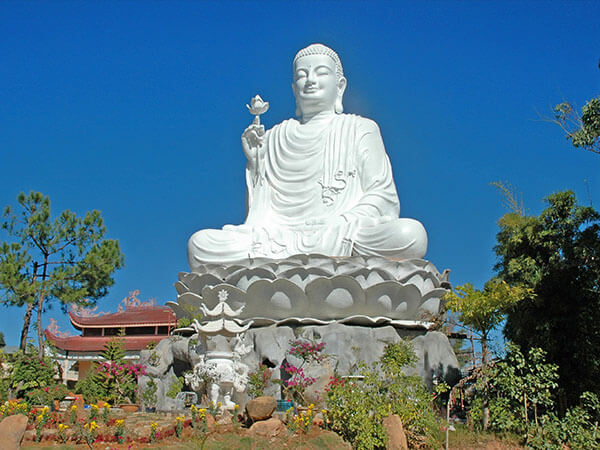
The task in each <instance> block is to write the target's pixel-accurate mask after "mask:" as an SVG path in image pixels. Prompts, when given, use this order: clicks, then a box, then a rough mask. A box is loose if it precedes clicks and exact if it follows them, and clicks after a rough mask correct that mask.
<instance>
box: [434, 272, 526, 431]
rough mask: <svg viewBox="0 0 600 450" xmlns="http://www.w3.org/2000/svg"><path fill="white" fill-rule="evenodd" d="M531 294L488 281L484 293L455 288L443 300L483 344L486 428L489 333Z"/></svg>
mask: <svg viewBox="0 0 600 450" xmlns="http://www.w3.org/2000/svg"><path fill="white" fill-rule="evenodd" d="M528 294H531V292H530V290H529V289H527V288H523V287H521V286H514V287H511V286H509V285H508V284H507V283H506V282H504V281H502V280H498V279H492V280H490V281H488V282H487V283H486V284H485V286H484V288H483V290H482V291H481V290H479V289H475V287H473V285H472V284H470V283H467V284H464V285H462V286H456V287H455V288H454V292H449V293H447V294H446V295H445V296H444V299H445V300H446V306H447V308H448V309H449V310H450V311H452V313H454V314H455V315H456V318H457V319H458V320H459V321H460V322H462V323H463V324H464V325H465V326H467V327H470V328H471V329H472V330H473V331H474V332H476V333H477V334H478V335H479V340H480V342H481V365H482V371H481V374H482V380H481V383H482V385H483V386H484V389H483V391H484V395H483V415H482V421H483V428H484V429H487V427H488V424H489V417H490V416H489V398H488V397H489V396H488V391H489V389H488V380H487V370H486V369H487V366H488V363H489V350H488V341H489V336H490V333H491V332H492V331H493V330H495V329H496V328H498V326H499V325H500V324H501V323H502V322H503V321H504V318H505V315H506V312H507V310H508V309H509V308H510V307H512V306H513V305H515V304H517V303H518V302H519V301H521V300H522V299H523V298H525V296H526V295H528Z"/></svg>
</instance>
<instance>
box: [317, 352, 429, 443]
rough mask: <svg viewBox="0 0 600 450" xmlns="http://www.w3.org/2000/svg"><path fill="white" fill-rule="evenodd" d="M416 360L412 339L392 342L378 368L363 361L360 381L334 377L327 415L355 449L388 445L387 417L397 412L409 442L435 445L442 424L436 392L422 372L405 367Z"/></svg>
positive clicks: (330, 389)
mask: <svg viewBox="0 0 600 450" xmlns="http://www.w3.org/2000/svg"><path fill="white" fill-rule="evenodd" d="M414 361H415V355H414V352H413V350H412V348H411V346H410V344H409V343H407V342H404V341H402V342H401V343H399V344H390V345H388V346H387V347H386V350H385V352H384V355H383V357H382V358H381V359H380V361H379V362H378V363H376V364H374V365H373V366H372V367H367V366H365V365H364V364H362V363H361V364H360V373H361V375H362V376H363V377H364V378H363V380H362V381H359V382H347V381H345V380H340V379H333V380H332V381H331V382H330V384H329V387H328V392H327V410H328V411H327V419H328V422H329V425H330V426H331V428H332V429H333V430H334V431H336V432H337V433H338V434H340V435H341V436H342V437H343V438H344V439H345V440H347V441H349V442H350V443H351V444H352V445H353V447H355V448H381V447H385V445H386V443H387V436H386V434H385V431H384V429H383V419H384V418H385V417H387V416H388V415H390V414H397V415H398V416H399V417H400V419H401V420H402V424H403V426H404V430H405V433H406V435H407V438H408V441H409V446H411V447H423V446H430V447H435V446H436V445H437V444H439V443H438V442H437V441H436V430H437V429H438V428H439V425H438V423H437V421H436V417H435V414H434V411H433V408H432V406H431V394H429V392H427V390H426V389H425V387H424V385H423V382H422V380H421V379H420V378H419V377H417V376H408V375H405V374H404V372H403V371H402V370H401V369H402V368H404V367H406V365H407V364H408V365H412V364H414Z"/></svg>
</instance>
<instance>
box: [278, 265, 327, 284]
mask: <svg viewBox="0 0 600 450" xmlns="http://www.w3.org/2000/svg"><path fill="white" fill-rule="evenodd" d="M328 276H331V273H330V272H328V271H326V270H324V269H322V268H319V267H310V268H304V267H293V268H291V269H288V270H286V271H284V272H282V273H280V274H279V277H280V278H281V279H284V280H290V281H291V282H292V283H295V284H296V285H298V286H300V287H301V288H302V289H304V288H306V285H307V284H308V283H310V282H311V281H313V280H315V279H317V278H323V277H328Z"/></svg>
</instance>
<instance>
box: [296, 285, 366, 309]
mask: <svg viewBox="0 0 600 450" xmlns="http://www.w3.org/2000/svg"><path fill="white" fill-rule="evenodd" d="M305 292H306V295H307V296H308V298H310V299H315V300H317V301H318V304H319V309H320V314H319V317H320V318H327V319H333V318H339V317H340V315H341V317H348V316H350V315H352V314H360V312H361V310H362V308H363V307H364V304H365V291H364V290H363V289H362V287H361V286H360V284H358V282H357V281H356V280H354V279H353V278H350V277H348V276H345V275H338V276H335V277H333V278H318V279H316V280H314V281H311V282H310V283H309V284H308V285H307V286H306V289H305Z"/></svg>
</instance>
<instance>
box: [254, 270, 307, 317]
mask: <svg viewBox="0 0 600 450" xmlns="http://www.w3.org/2000/svg"><path fill="white" fill-rule="evenodd" d="M247 297H248V299H250V300H249V302H248V303H247V305H246V308H245V309H244V313H243V315H242V317H257V318H260V317H265V316H268V317H269V318H273V319H285V318H288V317H291V316H296V315H303V314H305V313H307V312H308V298H307V297H306V294H305V293H304V291H303V290H302V289H301V288H300V287H299V286H297V285H296V284H295V283H293V282H291V281H289V280H284V279H278V280H275V281H270V280H261V281H257V282H255V283H253V284H252V285H251V286H250V288H249V289H248V292H247ZM259 299H260V300H259ZM257 300H259V301H257Z"/></svg>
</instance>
